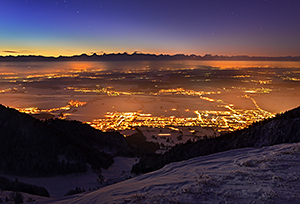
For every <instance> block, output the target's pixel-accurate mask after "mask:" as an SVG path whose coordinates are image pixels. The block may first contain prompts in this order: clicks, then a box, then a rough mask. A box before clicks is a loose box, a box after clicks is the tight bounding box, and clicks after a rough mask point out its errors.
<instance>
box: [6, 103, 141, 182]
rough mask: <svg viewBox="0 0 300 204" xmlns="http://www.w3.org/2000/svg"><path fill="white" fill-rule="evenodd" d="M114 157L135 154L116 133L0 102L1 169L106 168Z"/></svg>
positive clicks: (58, 171) (59, 171) (28, 172)
mask: <svg viewBox="0 0 300 204" xmlns="http://www.w3.org/2000/svg"><path fill="white" fill-rule="evenodd" d="M115 156H128V157H131V156H136V150H135V149H134V148H132V147H131V146H130V145H129V144H128V143H127V142H126V140H125V138H124V136H123V135H121V134H119V133H117V132H109V133H103V132H101V131H99V130H96V129H94V128H92V127H90V126H89V125H87V124H82V123H81V122H77V121H63V120H46V121H40V120H38V119H35V118H33V117H32V116H30V115H27V114H24V113H20V112H18V111H17V110H15V109H11V108H8V107H5V106H2V105H0V172H1V173H6V174H13V175H23V176H52V175H63V174H69V173H76V172H85V171H86V170H87V165H90V166H91V167H92V168H93V169H94V170H97V171H100V169H101V168H108V167H109V166H110V165H111V164H112V163H113V162H114V161H113V157H115Z"/></svg>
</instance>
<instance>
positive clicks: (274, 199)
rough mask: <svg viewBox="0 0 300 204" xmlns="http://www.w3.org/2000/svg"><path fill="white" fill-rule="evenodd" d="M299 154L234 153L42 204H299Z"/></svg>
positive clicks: (294, 147) (289, 148)
mask: <svg viewBox="0 0 300 204" xmlns="http://www.w3.org/2000/svg"><path fill="white" fill-rule="evenodd" d="M299 153H300V143H296V144H281V145H276V146H270V147H264V148H257V149H256V148H243V149H236V150H231V151H226V152H221V153H216V154H212V155H208V156H203V157H197V158H193V159H190V160H186V161H182V162H177V163H172V164H169V165H166V166H165V167H164V168H162V169H160V170H157V171H155V172H151V173H147V174H144V175H141V176H137V177H135V178H132V179H129V180H126V181H123V182H120V183H117V184H114V185H110V186H106V187H104V188H102V189H99V190H96V191H93V192H86V193H83V194H77V195H73V196H69V197H63V198H56V199H50V200H48V201H47V203H74V204H75V203H76V204H80V203H300V155H299ZM44 202H45V201H43V203H44Z"/></svg>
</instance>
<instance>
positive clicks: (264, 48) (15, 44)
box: [0, 0, 300, 56]
mask: <svg viewBox="0 0 300 204" xmlns="http://www.w3.org/2000/svg"><path fill="white" fill-rule="evenodd" d="M134 51H138V52H143V53H155V54H160V53H163V54H176V53H183V54H197V55H204V54H206V53H210V54H213V55H215V54H218V55H251V56H253V55H255V56H287V55H292V56H300V0H236V1H235V0H151V1H150V0H149V1H148V0H147V1H146V0H105V1H102V0H0V55H29V54H33V55H46V56H49V55H53V56H58V55H74V54H82V53H87V54H91V53H94V52H96V53H97V54H101V53H103V52H105V53H112V52H114V53H118V52H128V53H132V52H134Z"/></svg>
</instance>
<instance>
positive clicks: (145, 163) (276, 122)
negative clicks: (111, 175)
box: [132, 107, 300, 174]
mask: <svg viewBox="0 0 300 204" xmlns="http://www.w3.org/2000/svg"><path fill="white" fill-rule="evenodd" d="M293 142H300V107H298V108H296V109H293V110H291V111H288V112H286V113H284V114H282V115H278V116H277V117H275V118H272V119H268V120H264V121H262V122H258V123H255V124H253V125H251V126H250V127H249V128H246V129H243V130H239V131H235V132H232V133H227V134H224V135H221V136H220V137H216V138H210V139H206V140H200V141H197V142H191V141H189V142H187V143H185V144H180V145H176V146H175V147H173V148H172V149H171V150H170V151H169V152H167V153H165V154H164V155H154V154H153V155H150V156H149V155H148V156H145V157H142V158H141V159H140V161H139V163H137V164H135V165H134V166H133V167H132V173H135V174H140V173H147V172H150V171H155V170H157V169H160V168H162V167H164V166H165V165H166V164H169V163H172V162H177V161H183V160H187V159H190V158H194V157H198V156H203V155H208V154H212V153H217V152H223V151H227V150H231V149H237V148H243V147H262V146H269V145H275V144H281V143H293Z"/></svg>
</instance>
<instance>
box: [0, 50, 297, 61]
mask: <svg viewBox="0 0 300 204" xmlns="http://www.w3.org/2000/svg"><path fill="white" fill-rule="evenodd" d="M144 60H149V61H156V60H157V61H159V60H181V61H184V60H219V61H223V60H226V61H300V56H282V57H259V56H247V55H236V56H226V55H214V56H213V55H210V54H206V55H204V56H200V55H194V54H192V55H184V54H175V55H163V54H160V55H155V54H144V53H137V52H134V53H132V54H128V53H126V52H124V53H112V54H105V53H104V54H102V55H97V54H96V53H94V54H92V55H87V54H81V55H74V56H59V57H45V56H36V55H19V56H0V62H10V61H20V62H28V61H29V62H31V61H144Z"/></svg>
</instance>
